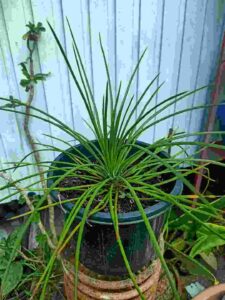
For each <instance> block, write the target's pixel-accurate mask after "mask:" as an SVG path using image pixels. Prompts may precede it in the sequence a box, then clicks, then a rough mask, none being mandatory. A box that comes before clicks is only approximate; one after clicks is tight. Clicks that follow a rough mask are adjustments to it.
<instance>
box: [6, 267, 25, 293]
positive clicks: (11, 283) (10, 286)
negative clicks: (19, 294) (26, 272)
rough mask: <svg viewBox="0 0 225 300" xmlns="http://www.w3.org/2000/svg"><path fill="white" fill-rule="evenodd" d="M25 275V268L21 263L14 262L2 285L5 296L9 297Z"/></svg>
mask: <svg viewBox="0 0 225 300" xmlns="http://www.w3.org/2000/svg"><path fill="white" fill-rule="evenodd" d="M22 275H23V266H22V264H21V263H20V262H13V263H12V264H11V265H10V268H9V271H8V274H7V276H6V277H5V279H4V280H3V281H2V283H1V292H2V295H3V296H6V295H8V294H9V293H10V292H12V291H13V290H14V288H15V287H16V286H17V285H18V283H19V282H20V280H21V278H22Z"/></svg>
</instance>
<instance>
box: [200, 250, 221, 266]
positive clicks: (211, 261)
mask: <svg viewBox="0 0 225 300" xmlns="http://www.w3.org/2000/svg"><path fill="white" fill-rule="evenodd" d="M200 256H201V258H202V259H203V260H204V261H205V262H206V263H207V264H208V265H209V266H210V267H212V268H213V269H214V270H217V266H218V265H217V259H216V256H215V255H214V254H213V252H210V253H209V254H208V255H207V254H206V253H200Z"/></svg>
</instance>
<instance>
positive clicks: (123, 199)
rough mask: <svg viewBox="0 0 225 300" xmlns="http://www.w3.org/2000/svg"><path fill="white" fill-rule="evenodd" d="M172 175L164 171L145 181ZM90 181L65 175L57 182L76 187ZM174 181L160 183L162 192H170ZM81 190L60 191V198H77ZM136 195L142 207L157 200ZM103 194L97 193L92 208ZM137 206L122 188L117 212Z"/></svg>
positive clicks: (130, 209) (154, 181)
mask: <svg viewBox="0 0 225 300" xmlns="http://www.w3.org/2000/svg"><path fill="white" fill-rule="evenodd" d="M158 171H162V168H159V170H158ZM80 175H81V176H82V175H85V173H82V172H81V171H79V176H80ZM172 177H173V175H172V174H169V173H166V174H161V175H159V176H158V177H154V178H152V179H151V180H146V183H148V184H151V185H154V184H156V183H160V182H163V181H165V180H168V179H170V178H172ZM90 183H91V182H90V181H88V180H86V179H84V178H82V177H80V178H78V177H75V176H74V177H73V176H71V177H66V178H64V179H63V180H62V181H61V182H60V183H59V187H61V188H69V187H76V186H81V185H82V186H84V185H87V186H88V184H90ZM174 184H175V182H174V181H172V182H170V183H167V184H163V185H161V187H160V189H162V190H163V191H164V192H166V193H170V192H171V190H172V188H173V186H174ZM82 193H83V192H82V191H78V190H67V191H60V192H59V194H60V198H61V199H62V200H66V199H73V198H75V199H76V198H78V197H80V196H81V195H82ZM137 196H138V197H139V199H140V200H141V201H142V205H143V207H144V208H147V207H149V206H152V205H154V204H156V203H157V202H158V201H157V199H156V200H153V199H149V196H148V195H145V194H143V193H140V192H137ZM103 197H104V195H98V197H97V198H96V199H95V200H94V202H93V206H92V208H94V207H95V206H96V205H98V204H99V202H100V201H101V200H102V199H103ZM86 204H87V203H85V204H84V206H86ZM136 210H138V209H137V206H136V203H135V200H134V199H133V198H132V196H131V195H130V193H129V191H128V190H123V191H121V194H120V195H119V199H118V212H119V213H127V212H131V211H136ZM101 211H102V212H109V207H108V206H106V207H104V208H103V209H102V210H101Z"/></svg>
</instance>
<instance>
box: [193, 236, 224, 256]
mask: <svg viewBox="0 0 225 300" xmlns="http://www.w3.org/2000/svg"><path fill="white" fill-rule="evenodd" d="M223 245H225V239H224V240H223V239H220V238H219V237H218V236H216V235H212V234H209V235H202V236H201V237H200V238H199V239H198V240H197V241H196V243H195V244H194V246H193V247H192V249H191V252H190V256H191V257H195V256H196V255H198V254H200V253H202V252H206V251H209V250H211V249H213V248H215V247H218V246H223Z"/></svg>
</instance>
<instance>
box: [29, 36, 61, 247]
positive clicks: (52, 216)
mask: <svg viewBox="0 0 225 300" xmlns="http://www.w3.org/2000/svg"><path fill="white" fill-rule="evenodd" d="M36 43H37V42H36V41H33V42H32V46H31V45H30V40H29V37H28V39H27V48H28V50H29V56H28V60H29V71H30V76H31V77H34V63H33V51H34V49H35V47H36ZM33 99H34V84H32V83H31V84H30V86H29V95H28V99H27V103H26V104H27V105H26V110H25V112H26V114H25V118H24V124H23V127H24V131H25V134H26V137H27V140H28V143H29V145H30V147H31V149H32V151H33V153H34V159H35V161H36V164H37V165H36V166H37V169H38V172H39V176H40V181H41V185H42V188H43V190H44V191H45V190H46V184H45V178H44V173H43V169H42V167H41V166H40V164H41V157H40V153H39V151H37V150H38V149H37V145H36V144H35V139H34V137H33V136H32V134H31V131H30V128H29V122H30V105H31V104H32V101H33ZM47 202H48V205H49V226H50V230H51V233H52V237H53V242H54V244H56V243H57V233H56V228H55V212H54V207H52V206H51V204H52V199H51V196H50V195H48V197H47Z"/></svg>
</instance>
